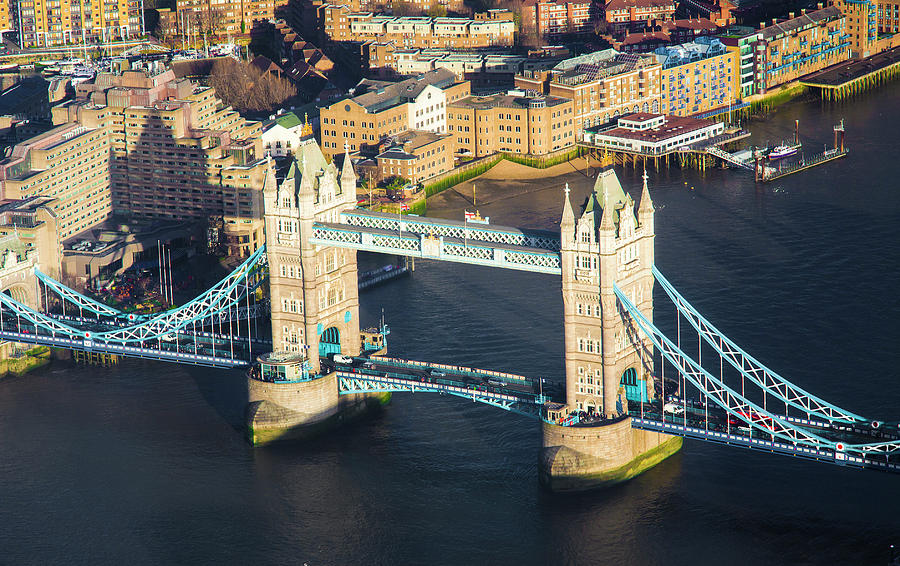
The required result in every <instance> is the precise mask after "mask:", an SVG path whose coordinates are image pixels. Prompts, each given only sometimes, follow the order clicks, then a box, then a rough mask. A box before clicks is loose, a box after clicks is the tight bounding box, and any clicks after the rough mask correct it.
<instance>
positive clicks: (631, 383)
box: [622, 368, 648, 403]
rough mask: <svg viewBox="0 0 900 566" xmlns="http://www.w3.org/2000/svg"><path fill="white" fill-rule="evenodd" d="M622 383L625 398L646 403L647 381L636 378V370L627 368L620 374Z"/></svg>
mask: <svg viewBox="0 0 900 566" xmlns="http://www.w3.org/2000/svg"><path fill="white" fill-rule="evenodd" d="M622 385H624V386H625V398H626V399H628V400H629V401H634V402H638V403H646V402H647V401H648V399H647V383H646V382H645V381H644V380H643V379H638V375H637V370H635V369H634V368H628V369H626V370H625V373H623V374H622Z"/></svg>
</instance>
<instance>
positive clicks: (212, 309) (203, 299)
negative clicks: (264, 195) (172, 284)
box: [0, 246, 265, 344]
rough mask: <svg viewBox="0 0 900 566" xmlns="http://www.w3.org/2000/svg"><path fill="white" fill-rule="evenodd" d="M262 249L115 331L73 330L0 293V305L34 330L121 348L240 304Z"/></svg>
mask: <svg viewBox="0 0 900 566" xmlns="http://www.w3.org/2000/svg"><path fill="white" fill-rule="evenodd" d="M264 258H265V246H263V247H260V249H258V250H257V251H256V252H255V253H253V254H252V255H251V256H250V257H249V258H247V260H246V261H244V262H243V263H242V264H241V265H240V266H238V268H237V269H235V270H234V271H233V272H232V273H230V274H229V275H228V276H227V277H225V278H224V279H222V280H221V281H220V282H219V283H217V284H216V285H214V286H213V287H212V288H210V289H209V290H208V291H206V292H205V293H203V294H202V295H200V296H199V297H197V298H195V299H193V300H192V301H190V302H188V303H186V304H185V305H183V306H180V307H178V308H175V309H172V310H169V311H165V312H163V313H159V314H157V315H153V316H152V317H151V318H149V319H147V320H145V321H138V322H137V323H136V324H132V325H128V326H123V327H119V328H115V329H103V328H100V329H97V330H96V331H95V330H91V329H84V328H74V327H72V326H69V325H68V324H66V323H63V322H60V321H59V320H56V319H55V318H54V317H53V316H51V315H48V314H44V313H40V312H37V311H35V310H33V309H31V308H29V307H28V306H26V305H23V304H22V303H19V302H18V301H15V300H13V299H12V297H9V296H8V295H6V294H4V293H0V304H2V307H3V311H4V312H5V313H6V314H12V315H15V316H16V317H18V318H24V319H25V320H27V321H29V322H30V323H31V324H33V325H35V326H36V327H39V328H41V329H42V330H44V331H46V332H49V333H51V335H54V336H55V335H56V334H60V335H63V336H67V337H71V338H76V339H78V338H85V339H94V340H97V339H99V340H103V341H107V342H117V343H120V344H133V343H137V342H144V341H148V340H157V339H161V338H162V337H163V336H166V335H168V334H170V333H171V332H173V331H178V330H181V329H183V328H186V327H188V326H196V325H197V324H201V325H202V322H203V321H205V320H207V319H208V318H210V317H212V316H214V315H215V314H216V313H219V312H221V311H223V310H226V309H228V308H232V307H233V306H235V305H236V304H237V303H238V302H239V300H240V298H239V297H240V296H241V295H240V287H241V286H242V285H243V286H244V290H245V293H246V289H248V288H249V286H250V282H249V279H250V278H252V277H254V275H258V274H259V269H258V265H259V264H260V263H261V262H262V261H264Z"/></svg>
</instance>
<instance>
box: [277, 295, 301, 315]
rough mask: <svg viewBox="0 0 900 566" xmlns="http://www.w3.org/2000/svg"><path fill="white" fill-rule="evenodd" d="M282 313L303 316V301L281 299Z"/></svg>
mask: <svg viewBox="0 0 900 566" xmlns="http://www.w3.org/2000/svg"><path fill="white" fill-rule="evenodd" d="M281 312H289V313H294V314H303V301H301V300H299V299H288V298H286V297H285V298H282V299H281Z"/></svg>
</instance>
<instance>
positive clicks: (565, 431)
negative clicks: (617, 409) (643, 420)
mask: <svg viewBox="0 0 900 566" xmlns="http://www.w3.org/2000/svg"><path fill="white" fill-rule="evenodd" d="M542 432H543V445H542V448H541V453H540V459H539V462H538V473H539V474H540V481H541V484H542V485H544V486H545V487H547V488H549V489H550V490H552V491H560V492H565V491H585V490H589V489H598V488H603V487H608V486H611V485H615V484H617V483H621V482H623V481H626V480H629V479H631V478H633V477H635V476H637V475H638V474H641V473H643V472H645V471H646V470H649V469H650V468H652V467H653V466H655V465H657V464H659V463H660V462H662V461H663V460H665V459H666V458H668V457H669V456H671V455H672V454H674V453H676V452H678V450H679V449H680V448H681V442H682V438H681V437H679V436H670V435H667V434H660V433H658V432H649V431H645V430H635V429H632V428H631V419H630V418H625V419H623V420H621V421H618V422H614V423H611V424H603V425H598V426H585V427H580V426H575V427H564V426H557V425H554V424H549V423H546V422H544V423H542Z"/></svg>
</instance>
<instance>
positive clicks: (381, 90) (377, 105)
mask: <svg viewBox="0 0 900 566" xmlns="http://www.w3.org/2000/svg"><path fill="white" fill-rule="evenodd" d="M454 83H456V75H454V74H453V72H452V71H449V70H447V69H444V68H439V69H434V70H432V71H428V72H427V73H424V74H422V75H419V76H418V77H415V78H412V79H406V80H405V81H400V82H397V83H389V82H385V81H373V80H369V79H363V80H361V81H359V83H357V85H356V88H355V89H354V92H355V93H358V92H359V91H360V90H362V91H363V92H362V93H361V94H357V95H356V96H354V97H353V99H352V100H353V102H355V103H357V104H359V105H360V106H362V107H364V108H365V109H366V110H368V111H370V112H378V111H380V110H383V109H385V108H390V107H392V106H396V105H398V104H402V103H405V102H407V101H409V100H411V99H414V98H415V97H417V96H419V94H420V93H421V92H422V91H423V90H424V89H425V87H427V86H429V85H433V86H436V87H438V88H445V87H448V86H450V85H452V84H454Z"/></svg>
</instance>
